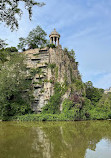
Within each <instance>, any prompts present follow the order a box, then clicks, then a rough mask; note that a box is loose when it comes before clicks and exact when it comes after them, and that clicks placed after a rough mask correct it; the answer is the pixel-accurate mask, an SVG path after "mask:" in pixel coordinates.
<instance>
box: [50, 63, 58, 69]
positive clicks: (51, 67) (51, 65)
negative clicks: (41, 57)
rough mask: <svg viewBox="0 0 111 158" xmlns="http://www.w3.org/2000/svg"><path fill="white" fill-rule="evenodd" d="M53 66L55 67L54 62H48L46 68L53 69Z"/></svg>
mask: <svg viewBox="0 0 111 158" xmlns="http://www.w3.org/2000/svg"><path fill="white" fill-rule="evenodd" d="M55 67H56V64H55V63H52V64H48V68H50V69H51V70H53V69H54V68H55Z"/></svg>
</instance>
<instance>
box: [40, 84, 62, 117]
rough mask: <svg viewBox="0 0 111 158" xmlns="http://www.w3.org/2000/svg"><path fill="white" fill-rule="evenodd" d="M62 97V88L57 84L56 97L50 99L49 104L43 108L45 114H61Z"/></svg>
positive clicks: (55, 87)
mask: <svg viewBox="0 0 111 158" xmlns="http://www.w3.org/2000/svg"><path fill="white" fill-rule="evenodd" d="M61 96H62V87H61V85H60V84H59V83H55V85H54V95H53V96H51V97H50V100H49V101H48V104H46V105H45V107H44V108H43V113H51V114H55V113H59V112H60V111H59V106H60V102H61Z"/></svg>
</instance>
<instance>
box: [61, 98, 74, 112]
mask: <svg viewBox="0 0 111 158" xmlns="http://www.w3.org/2000/svg"><path fill="white" fill-rule="evenodd" d="M72 106H73V102H72V101H71V100H69V99H65V100H64V102H63V104H62V108H63V112H64V113H67V112H68V111H69V110H70V109H71V107H72Z"/></svg>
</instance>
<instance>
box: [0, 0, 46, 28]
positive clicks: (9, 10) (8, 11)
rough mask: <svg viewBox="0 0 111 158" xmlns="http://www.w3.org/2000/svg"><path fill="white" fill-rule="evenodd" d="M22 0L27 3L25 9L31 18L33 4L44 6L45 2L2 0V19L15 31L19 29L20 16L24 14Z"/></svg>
mask: <svg viewBox="0 0 111 158" xmlns="http://www.w3.org/2000/svg"><path fill="white" fill-rule="evenodd" d="M20 2H23V3H24V4H25V9H27V11H28V13H29V19H31V17H32V8H33V6H39V7H41V6H43V5H44V3H40V2H36V0H0V21H1V22H4V23H5V24H6V26H9V27H10V29H11V30H12V31H13V30H14V29H18V26H19V24H18V17H19V18H20V17H21V15H22V14H23V10H22V9H21V8H20V5H19V4H20Z"/></svg>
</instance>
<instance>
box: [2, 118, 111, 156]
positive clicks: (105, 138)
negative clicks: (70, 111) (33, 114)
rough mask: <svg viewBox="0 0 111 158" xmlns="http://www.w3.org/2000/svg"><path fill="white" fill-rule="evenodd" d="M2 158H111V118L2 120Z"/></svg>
mask: <svg viewBox="0 0 111 158" xmlns="http://www.w3.org/2000/svg"><path fill="white" fill-rule="evenodd" d="M0 158H111V121H80V122H0Z"/></svg>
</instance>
